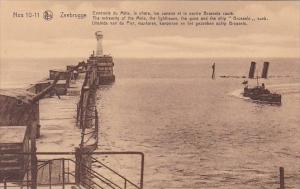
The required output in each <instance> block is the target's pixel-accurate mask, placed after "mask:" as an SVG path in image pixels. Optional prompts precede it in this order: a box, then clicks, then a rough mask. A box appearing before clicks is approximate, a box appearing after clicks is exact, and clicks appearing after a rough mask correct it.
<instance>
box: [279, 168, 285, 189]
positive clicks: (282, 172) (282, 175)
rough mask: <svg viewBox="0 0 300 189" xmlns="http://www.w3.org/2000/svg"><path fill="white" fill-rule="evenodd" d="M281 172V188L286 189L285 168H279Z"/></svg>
mask: <svg viewBox="0 0 300 189" xmlns="http://www.w3.org/2000/svg"><path fill="white" fill-rule="evenodd" d="M279 173H280V189H284V168H283V167H280V168H279Z"/></svg>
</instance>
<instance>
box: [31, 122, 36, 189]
mask: <svg viewBox="0 0 300 189" xmlns="http://www.w3.org/2000/svg"><path fill="white" fill-rule="evenodd" d="M35 137H36V126H35V125H34V124H33V125H31V137H30V140H31V189H37V157H36V141H35Z"/></svg>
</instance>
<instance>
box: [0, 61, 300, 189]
mask: <svg viewBox="0 0 300 189" xmlns="http://www.w3.org/2000/svg"><path fill="white" fill-rule="evenodd" d="M253 60H254V61H256V62H257V63H258V73H257V74H258V75H259V74H260V71H261V67H262V63H263V61H269V62H270V70H269V79H260V80H258V82H259V83H265V85H266V88H268V89H270V90H271V91H274V92H278V93H280V94H282V105H281V106H274V105H266V104H257V103H253V102H252V101H250V100H247V99H244V98H242V97H241V95H240V92H241V91H242V89H243V85H242V84H241V83H242V82H243V81H244V80H245V79H246V78H241V77H242V76H247V74H248V70H249V66H250V62H251V61H253ZM79 61H82V59H26V60H5V62H4V61H3V60H2V62H1V67H0V74H1V77H0V85H1V88H8V87H24V86H27V85H28V84H30V83H33V82H34V81H37V80H40V79H42V78H44V77H46V76H48V70H49V69H52V68H65V66H66V65H68V64H77V63H78V62H79ZM213 62H215V63H216V79H214V80H213V79H211V72H212V69H211V66H212V63H213ZM114 73H115V75H116V82H115V83H114V84H113V85H110V86H102V87H101V90H99V91H98V101H97V103H98V110H99V114H100V131H99V137H100V141H99V151H141V152H144V154H145V175H144V181H145V182H144V187H145V188H155V189H159V188H162V189H166V188H193V189H198V188H233V189H235V188H236V189H239V188H249V189H250V188H251V189H252V188H278V187H279V184H278V183H279V177H278V175H279V167H284V168H285V177H286V179H285V183H286V186H287V187H288V188H300V116H299V113H300V106H299V105H300V62H299V60H297V59H284V58H277V59H274V58H273V59H272V58H264V59H263V58H261V59H247V58H226V59H118V58H116V59H115V67H114ZM220 76H230V78H223V77H220ZM256 83H257V81H256V80H255V79H254V80H249V85H250V86H255V85H256ZM74 111H75V110H74ZM130 161H131V160H127V162H130ZM113 166H114V165H112V167H113ZM138 168H139V167H138ZM120 171H121V172H122V170H120ZM133 172H134V171H133ZM122 173H123V174H124V175H125V176H128V177H129V179H131V180H133V181H134V182H138V176H137V175H132V174H130V173H128V170H127V171H125V172H124V171H123V172H122ZM135 173H138V171H135Z"/></svg>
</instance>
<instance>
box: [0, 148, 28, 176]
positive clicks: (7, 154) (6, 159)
mask: <svg viewBox="0 0 300 189" xmlns="http://www.w3.org/2000/svg"><path fill="white" fill-rule="evenodd" d="M22 151H23V146H22V144H20V143H16V144H14V143H11V144H5V143H2V144H0V180H1V181H2V180H3V179H5V178H6V180H23V177H24V174H25V171H24V156H23V155H18V154H12V153H20V152H22Z"/></svg>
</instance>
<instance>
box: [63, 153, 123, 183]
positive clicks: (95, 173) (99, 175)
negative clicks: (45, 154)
mask: <svg viewBox="0 0 300 189" xmlns="http://www.w3.org/2000/svg"><path fill="white" fill-rule="evenodd" d="M68 160H70V161H71V162H73V163H74V164H75V165H76V164H77V163H76V162H75V161H74V160H72V159H68ZM80 166H83V167H84V168H85V169H86V170H87V171H88V172H89V173H91V174H92V176H95V177H96V178H97V179H99V180H100V181H102V182H104V183H105V184H106V185H108V186H109V187H111V188H113V187H112V186H111V185H110V184H113V185H115V186H117V187H118V188H120V189H121V187H119V186H118V185H117V184H115V183H113V182H112V181H110V180H109V179H108V178H106V177H104V176H103V175H101V174H99V173H97V172H96V171H93V170H92V169H90V168H89V167H87V166H86V165H84V164H82V163H80ZM99 177H102V178H103V179H105V180H106V181H107V182H109V183H110V184H109V183H107V182H106V181H104V180H102V179H101V178H99Z"/></svg>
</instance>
